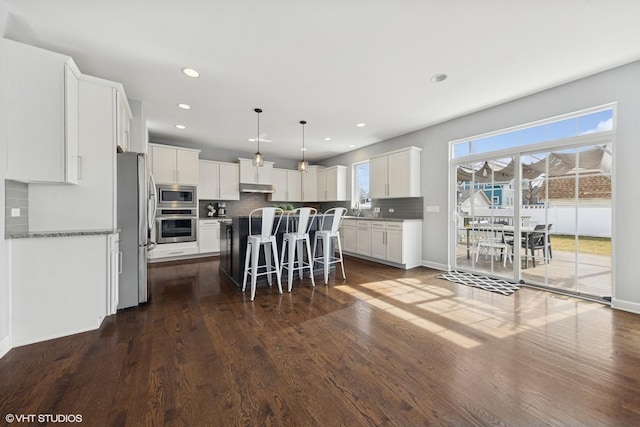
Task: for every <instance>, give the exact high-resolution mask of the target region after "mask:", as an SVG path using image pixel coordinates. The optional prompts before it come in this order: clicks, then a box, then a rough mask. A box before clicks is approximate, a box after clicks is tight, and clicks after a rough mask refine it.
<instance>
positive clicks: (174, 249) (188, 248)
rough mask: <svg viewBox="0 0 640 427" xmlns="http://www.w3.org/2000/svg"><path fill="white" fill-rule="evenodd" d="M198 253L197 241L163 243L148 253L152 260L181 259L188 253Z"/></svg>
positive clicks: (148, 257) (149, 258)
mask: <svg viewBox="0 0 640 427" xmlns="http://www.w3.org/2000/svg"><path fill="white" fill-rule="evenodd" d="M197 254H198V243H197V242H181V243H162V244H159V245H158V246H156V247H155V248H154V249H153V250H152V251H150V252H149V253H148V255H147V259H148V260H149V261H150V262H155V261H168V260H171V259H181V258H182V257H185V256H188V255H197Z"/></svg>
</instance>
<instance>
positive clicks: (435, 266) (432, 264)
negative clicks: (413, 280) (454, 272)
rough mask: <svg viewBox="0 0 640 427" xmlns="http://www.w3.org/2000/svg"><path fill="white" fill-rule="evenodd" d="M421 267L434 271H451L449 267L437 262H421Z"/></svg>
mask: <svg viewBox="0 0 640 427" xmlns="http://www.w3.org/2000/svg"><path fill="white" fill-rule="evenodd" d="M422 266H423V267H427V268H433V269H434V270H441V271H451V266H450V265H448V264H440V263H438V262H431V261H425V260H422Z"/></svg>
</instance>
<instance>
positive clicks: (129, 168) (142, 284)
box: [117, 153, 155, 309]
mask: <svg viewBox="0 0 640 427" xmlns="http://www.w3.org/2000/svg"><path fill="white" fill-rule="evenodd" d="M117 161H118V164H117V168H118V228H119V229H120V251H121V252H122V273H121V274H120V278H119V289H118V290H119V295H118V300H119V301H118V309H121V308H127V307H134V306H136V305H138V304H141V303H144V302H147V301H148V300H149V297H150V292H149V286H148V285H147V250H148V249H149V248H150V247H152V246H154V245H155V244H154V243H152V242H150V239H149V229H150V228H149V224H150V222H149V213H150V212H149V210H150V209H153V208H150V207H149V197H150V196H149V191H148V188H149V186H148V185H147V172H146V163H145V162H146V158H145V155H144V154H138V153H118V160H117Z"/></svg>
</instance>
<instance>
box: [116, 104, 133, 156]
mask: <svg viewBox="0 0 640 427" xmlns="http://www.w3.org/2000/svg"><path fill="white" fill-rule="evenodd" d="M116 95H117V97H116V98H117V99H116V103H117V104H118V117H117V120H116V123H117V126H118V146H119V147H120V148H121V149H122V151H130V150H131V124H130V122H131V116H132V114H131V108H130V107H129V102H128V101H127V97H126V96H124V95H123V94H122V93H121V92H118V93H117V94H116Z"/></svg>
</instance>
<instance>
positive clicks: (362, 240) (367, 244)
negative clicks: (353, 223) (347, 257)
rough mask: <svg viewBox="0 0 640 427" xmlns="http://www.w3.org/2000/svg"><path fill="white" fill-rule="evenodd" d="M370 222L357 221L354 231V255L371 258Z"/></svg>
mask: <svg viewBox="0 0 640 427" xmlns="http://www.w3.org/2000/svg"><path fill="white" fill-rule="evenodd" d="M371 238H372V235H371V221H366V220H365V221H363V220H359V221H358V226H357V229H356V253H357V254H360V255H368V256H371V243H372V242H371Z"/></svg>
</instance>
